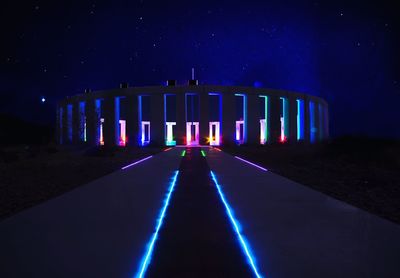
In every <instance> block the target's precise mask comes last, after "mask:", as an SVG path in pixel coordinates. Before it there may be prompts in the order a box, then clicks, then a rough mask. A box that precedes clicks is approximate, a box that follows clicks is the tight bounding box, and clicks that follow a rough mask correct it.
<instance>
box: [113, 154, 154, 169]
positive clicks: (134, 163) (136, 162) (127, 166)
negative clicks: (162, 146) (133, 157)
mask: <svg viewBox="0 0 400 278" xmlns="http://www.w3.org/2000/svg"><path fill="white" fill-rule="evenodd" d="M152 157H153V156H152V155H150V156H148V157H145V158H143V159H141V160H138V161H135V162H133V163H131V164H129V165H126V166H124V167H122V168H121V170H125V169H126V168H129V167H131V166H133V165H136V164H139V163H140V162H143V161H145V160H147V159H149V158H152Z"/></svg>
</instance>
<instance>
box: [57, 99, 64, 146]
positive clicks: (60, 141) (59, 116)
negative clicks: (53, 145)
mask: <svg viewBox="0 0 400 278" xmlns="http://www.w3.org/2000/svg"><path fill="white" fill-rule="evenodd" d="M56 113H57V115H56V119H57V121H56V142H57V144H59V145H62V144H63V138H62V118H63V117H62V116H63V115H62V113H63V110H62V106H61V105H60V104H57V112H56Z"/></svg>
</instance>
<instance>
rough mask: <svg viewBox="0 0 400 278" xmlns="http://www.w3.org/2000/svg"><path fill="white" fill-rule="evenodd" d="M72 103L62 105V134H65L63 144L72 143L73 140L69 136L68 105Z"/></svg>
mask: <svg viewBox="0 0 400 278" xmlns="http://www.w3.org/2000/svg"><path fill="white" fill-rule="evenodd" d="M69 105H70V104H68V103H66V104H64V105H62V109H63V116H62V136H63V144H71V140H70V138H69V130H68V128H69V122H68V113H69V112H68V106H69Z"/></svg>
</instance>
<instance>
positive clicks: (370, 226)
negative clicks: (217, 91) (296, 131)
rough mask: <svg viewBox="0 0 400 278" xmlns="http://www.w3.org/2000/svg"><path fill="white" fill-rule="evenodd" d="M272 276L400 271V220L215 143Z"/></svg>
mask: <svg viewBox="0 0 400 278" xmlns="http://www.w3.org/2000/svg"><path fill="white" fill-rule="evenodd" d="M207 161H208V164H209V165H210V168H211V169H212V170H213V171H214V172H215V174H216V176H217V177H218V180H219V183H220V184H221V186H222V187H223V190H224V192H225V195H226V198H227V199H228V200H229V202H230V204H231V206H232V208H233V209H234V211H235V214H236V216H237V218H238V219H239V221H240V222H241V224H242V228H243V234H244V235H245V236H246V237H247V239H248V241H249V243H250V245H251V247H252V249H253V253H254V255H255V257H256V258H257V265H258V267H259V268H260V271H261V273H263V274H264V276H266V277H272V278H282V277H285V278H286V277H325V278H328V277H360V278H367V277H371V278H376V277H390V278H396V277H400V225H396V224H393V223H391V222H389V221H386V220H384V219H381V218H379V217H377V216H374V215H371V214H369V213H367V212H365V211H363V210H360V209H357V208H355V207H352V206H350V205H348V204H345V203H343V202H340V201H337V200H335V199H332V198H330V197H328V196H326V195H324V194H322V193H319V192H316V191H314V190H312V189H310V188H308V187H305V186H303V185H301V184H298V183H295V182H293V181H290V180H288V179H286V178H284V177H281V176H278V175H275V174H273V173H271V172H264V171H261V170H260V169H257V168H256V167H253V166H251V165H248V164H246V163H244V162H242V161H240V160H238V159H235V158H234V157H232V156H231V155H228V154H225V153H223V152H218V151H216V150H210V151H209V152H208V156H207Z"/></svg>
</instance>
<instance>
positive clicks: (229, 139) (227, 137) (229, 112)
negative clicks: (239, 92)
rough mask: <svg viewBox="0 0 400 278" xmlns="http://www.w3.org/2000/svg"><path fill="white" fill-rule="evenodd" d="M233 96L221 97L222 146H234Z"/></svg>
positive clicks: (224, 95) (230, 94) (234, 107)
mask: <svg viewBox="0 0 400 278" xmlns="http://www.w3.org/2000/svg"><path fill="white" fill-rule="evenodd" d="M235 109H236V103H235V95H234V94H232V93H224V94H223V95H222V123H221V125H222V126H221V130H222V144H223V145H233V144H235V129H236V124H235Z"/></svg>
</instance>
